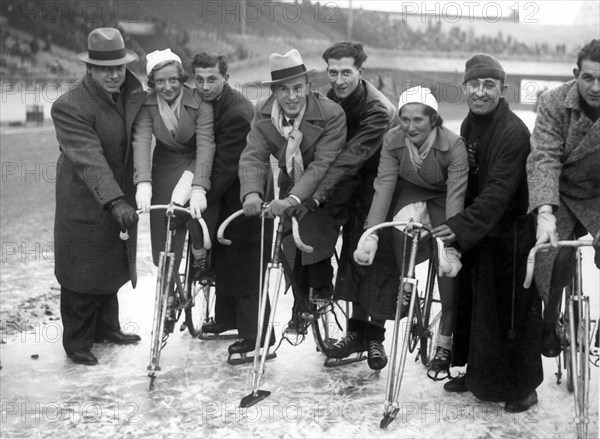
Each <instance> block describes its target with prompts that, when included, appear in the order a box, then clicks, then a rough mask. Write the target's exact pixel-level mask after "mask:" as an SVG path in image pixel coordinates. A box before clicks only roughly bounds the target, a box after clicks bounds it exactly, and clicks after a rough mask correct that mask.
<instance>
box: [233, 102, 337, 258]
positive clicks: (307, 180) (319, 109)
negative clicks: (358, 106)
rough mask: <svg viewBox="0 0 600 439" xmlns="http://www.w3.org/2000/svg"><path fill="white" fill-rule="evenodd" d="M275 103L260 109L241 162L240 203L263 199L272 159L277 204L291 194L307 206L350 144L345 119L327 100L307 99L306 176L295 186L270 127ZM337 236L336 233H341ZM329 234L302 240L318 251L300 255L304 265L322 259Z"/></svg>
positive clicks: (317, 232)
mask: <svg viewBox="0 0 600 439" xmlns="http://www.w3.org/2000/svg"><path fill="white" fill-rule="evenodd" d="M273 100H274V96H273V95H271V96H270V97H269V98H268V99H267V100H266V101H263V102H260V103H259V104H257V106H256V111H255V114H254V119H253V120H252V127H251V130H250V133H249V134H248V139H247V146H246V149H244V152H243V153H242V156H241V158H240V169H239V176H240V182H241V192H240V199H241V200H243V199H244V197H245V196H246V195H247V194H249V193H251V192H257V193H259V195H260V196H261V197H263V199H264V188H265V183H266V181H267V179H268V178H270V175H271V174H270V171H269V169H270V156H271V155H272V156H273V157H275V158H276V159H277V160H278V166H279V175H278V180H277V181H278V185H279V198H286V197H287V196H288V195H290V194H292V195H295V196H296V197H298V198H300V199H301V200H307V199H309V198H312V197H313V194H314V192H315V190H316V189H317V186H318V185H319V182H320V181H321V179H322V178H323V177H324V176H325V173H326V172H327V170H328V169H329V167H330V166H331V163H332V162H333V161H334V159H335V158H336V156H337V155H338V154H339V153H340V151H342V149H343V148H344V145H345V144H346V116H345V114H344V111H343V110H342V108H341V107H340V106H339V105H338V104H336V103H335V102H333V101H331V100H330V99H328V98H326V97H325V96H322V95H321V94H319V93H309V94H308V95H307V97H306V110H305V112H304V117H303V118H302V122H301V123H300V126H299V128H298V129H299V130H300V131H301V132H302V134H303V137H302V142H301V143H300V151H301V153H302V160H303V163H304V172H303V173H302V176H301V177H300V178H299V179H298V181H296V182H295V183H294V182H293V181H292V179H291V178H290V176H289V175H288V173H287V170H286V163H285V150H286V145H287V143H286V140H285V139H284V138H283V136H282V135H281V134H279V132H278V131H277V129H276V128H275V127H274V126H273V122H271V109H272V107H273ZM335 230H337V229H335ZM335 230H334V231H333V233H337V232H336V231H335ZM331 233H332V230H331V228H327V227H318V228H311V229H310V230H306V231H305V233H303V234H302V239H303V241H304V242H305V243H306V244H308V245H311V246H313V248H314V252H313V253H304V252H303V253H302V263H303V264H304V265H307V264H312V263H314V262H317V261H320V260H322V259H324V255H323V247H322V242H323V241H325V240H326V239H327V237H328V236H331ZM329 256H331V253H329Z"/></svg>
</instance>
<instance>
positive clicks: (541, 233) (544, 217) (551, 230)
mask: <svg viewBox="0 0 600 439" xmlns="http://www.w3.org/2000/svg"><path fill="white" fill-rule="evenodd" d="M545 207H546V206H543V207H541V208H540V210H541V209H543V208H545ZM550 209H551V208H550ZM535 238H536V245H538V244H543V243H545V242H548V241H550V244H552V246H553V247H557V246H558V232H557V231H556V217H555V216H554V214H553V213H552V211H551V210H545V209H544V210H542V211H541V212H540V211H539V210H538V215H537V230H536V233H535Z"/></svg>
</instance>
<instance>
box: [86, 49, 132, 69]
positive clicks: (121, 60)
mask: <svg viewBox="0 0 600 439" xmlns="http://www.w3.org/2000/svg"><path fill="white" fill-rule="evenodd" d="M125 52H126V55H125V56H124V57H123V58H119V59H107V60H99V59H92V58H90V57H89V54H88V52H82V53H80V54H79V55H77V58H79V60H80V61H83V62H84V63H87V64H93V65H96V66H122V65H123V64H129V63H130V62H133V61H137V60H138V56H137V54H136V53H135V52H134V51H133V50H129V49H125Z"/></svg>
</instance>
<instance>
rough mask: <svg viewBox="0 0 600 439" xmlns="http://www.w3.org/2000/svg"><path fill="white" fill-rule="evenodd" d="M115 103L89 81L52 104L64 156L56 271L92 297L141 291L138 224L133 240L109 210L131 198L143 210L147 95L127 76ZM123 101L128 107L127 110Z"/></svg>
mask: <svg viewBox="0 0 600 439" xmlns="http://www.w3.org/2000/svg"><path fill="white" fill-rule="evenodd" d="M122 90H123V92H122V93H121V96H120V97H119V100H118V102H117V103H115V102H114V101H113V100H112V98H111V96H110V95H109V94H108V93H107V92H106V91H104V90H103V89H102V88H101V87H100V86H99V85H97V84H96V83H95V82H94V81H93V80H92V79H91V78H90V77H89V76H87V75H86V76H85V77H84V78H83V80H82V81H81V82H80V83H79V84H78V85H76V86H75V87H73V88H72V89H71V90H69V91H68V92H67V93H65V94H63V95H62V96H61V97H59V98H58V99H57V100H56V102H54V104H53V105H52V111H51V114H52V119H53V121H54V127H55V130H56V137H57V139H58V144H59V147H60V151H61V154H60V156H59V158H58V162H57V175H56V216H55V224H54V242H55V248H54V251H55V274H56V278H57V279H58V282H59V283H60V285H61V286H63V287H65V288H67V289H69V290H72V291H76V292H79V293H86V294H110V293H115V292H116V291H117V290H118V289H119V288H120V287H121V286H123V285H124V284H125V283H126V282H127V281H129V280H130V279H131V280H132V283H133V284H134V287H135V279H136V273H135V261H136V246H137V227H136V228H135V229H134V230H129V239H128V240H127V241H122V240H121V239H120V238H119V226H118V224H117V222H116V221H115V220H114V218H113V217H112V215H111V213H110V212H109V211H107V210H106V209H105V206H106V204H107V203H109V202H110V201H112V200H114V199H115V198H118V197H125V199H126V201H127V202H128V203H129V204H131V205H132V206H135V186H134V184H133V153H132V148H131V143H130V139H131V130H132V125H133V120H134V118H135V115H136V114H137V112H138V111H139V108H140V106H141V105H142V103H143V101H144V98H145V94H144V92H143V89H142V86H141V84H140V82H139V81H138V80H137V79H136V78H135V76H134V75H133V74H132V73H131V72H129V71H127V73H126V77H125V82H124V85H123V89H122ZM121 104H122V105H121Z"/></svg>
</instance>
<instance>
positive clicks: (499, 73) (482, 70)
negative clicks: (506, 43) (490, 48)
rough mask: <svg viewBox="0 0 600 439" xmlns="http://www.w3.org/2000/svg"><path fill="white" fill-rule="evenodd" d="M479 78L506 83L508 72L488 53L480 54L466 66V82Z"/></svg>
mask: <svg viewBox="0 0 600 439" xmlns="http://www.w3.org/2000/svg"><path fill="white" fill-rule="evenodd" d="M477 78H494V79H499V80H500V81H502V82H504V81H505V80H506V72H505V71H504V69H503V68H502V66H501V65H500V62H499V61H498V60H497V59H496V58H494V57H493V56H492V55H488V54H487V53H478V54H476V55H473V56H472V57H471V58H470V59H469V60H468V61H467V63H466V65H465V79H464V82H465V83H466V82H467V81H469V80H471V79H477Z"/></svg>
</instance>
